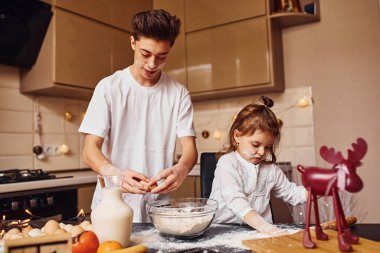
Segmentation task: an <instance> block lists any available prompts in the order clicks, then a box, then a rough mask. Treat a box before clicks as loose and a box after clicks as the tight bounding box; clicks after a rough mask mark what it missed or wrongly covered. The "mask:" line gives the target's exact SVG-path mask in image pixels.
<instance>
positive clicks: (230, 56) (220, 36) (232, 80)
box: [186, 17, 271, 96]
mask: <svg viewBox="0 0 380 253" xmlns="http://www.w3.org/2000/svg"><path fill="white" fill-rule="evenodd" d="M186 40H187V48H186V49H187V72H188V83H187V84H188V89H189V91H190V93H191V94H192V95H193V96H196V95H198V94H202V96H205V95H206V94H207V93H208V92H210V93H215V92H216V91H223V90H228V92H234V91H237V90H239V89H244V88H245V87H249V86H252V85H257V86H260V85H266V84H268V83H270V81H271V77H270V59H269V57H268V55H270V48H269V38H268V26H267V20H266V18H265V17H260V18H254V19H248V20H244V21H239V22H234V23H230V24H227V25H223V26H217V27H213V28H210V29H205V30H201V31H198V32H192V33H188V34H187V37H186Z"/></svg>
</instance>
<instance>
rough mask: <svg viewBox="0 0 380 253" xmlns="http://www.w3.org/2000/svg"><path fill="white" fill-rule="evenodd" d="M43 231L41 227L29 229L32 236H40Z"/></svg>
mask: <svg viewBox="0 0 380 253" xmlns="http://www.w3.org/2000/svg"><path fill="white" fill-rule="evenodd" d="M41 233H42V231H41V229H38V228H33V229H32V230H30V231H29V233H28V235H29V236H30V237H36V236H39V235H40V234H41Z"/></svg>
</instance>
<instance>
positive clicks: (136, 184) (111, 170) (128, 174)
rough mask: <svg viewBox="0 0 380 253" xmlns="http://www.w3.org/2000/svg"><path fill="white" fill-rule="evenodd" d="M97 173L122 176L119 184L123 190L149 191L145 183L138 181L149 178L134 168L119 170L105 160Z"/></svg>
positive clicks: (142, 192) (134, 191)
mask: <svg viewBox="0 0 380 253" xmlns="http://www.w3.org/2000/svg"><path fill="white" fill-rule="evenodd" d="M99 174H100V175H102V176H124V179H123V183H122V185H121V189H122V191H123V192H127V193H134V194H145V193H147V192H148V191H149V187H148V186H147V185H146V184H142V183H140V181H145V182H149V178H148V177H147V176H145V175H144V174H141V173H139V172H136V171H134V170H130V169H128V170H121V169H119V168H117V167H115V166H113V165H112V164H110V163H108V162H106V163H104V164H102V165H101V166H100V169H99Z"/></svg>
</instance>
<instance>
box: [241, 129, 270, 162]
mask: <svg viewBox="0 0 380 253" xmlns="http://www.w3.org/2000/svg"><path fill="white" fill-rule="evenodd" d="M234 139H235V142H236V143H239V145H238V146H237V147H236V150H237V151H238V152H239V154H240V156H241V157H243V158H244V159H245V160H247V161H248V162H250V163H253V164H258V163H260V162H262V161H263V160H265V157H266V155H267V154H268V153H270V150H271V147H272V146H273V144H274V142H275V137H274V136H273V135H272V134H270V133H268V132H264V131H261V130H260V129H257V130H256V131H255V133H254V134H253V135H251V136H246V135H241V133H240V132H239V131H238V130H236V129H235V131H234Z"/></svg>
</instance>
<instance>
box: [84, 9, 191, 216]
mask: <svg viewBox="0 0 380 253" xmlns="http://www.w3.org/2000/svg"><path fill="white" fill-rule="evenodd" d="M132 25H133V30H134V31H133V35H132V36H131V46H132V49H133V50H134V63H133V65H131V66H129V67H128V68H126V69H124V70H121V71H117V72H115V73H114V74H113V75H111V76H109V77H106V78H104V79H103V80H101V81H100V82H99V84H98V85H97V86H96V88H95V91H94V94H93V97H92V99H91V101H90V104H89V106H88V109H87V112H86V115H85V117H84V119H83V122H82V124H81V126H80V128H79V132H82V133H85V134H86V137H85V141H84V148H83V157H84V162H85V163H86V164H87V165H89V166H90V167H91V168H92V169H93V170H94V171H95V172H96V173H98V174H100V175H124V181H123V184H122V189H123V192H125V193H126V194H123V198H124V201H125V202H126V203H128V205H130V206H131V207H132V208H133V211H134V219H133V221H134V222H146V221H148V218H147V217H146V212H145V204H146V203H147V202H149V201H153V200H155V199H161V198H163V197H165V193H168V192H171V191H173V190H175V189H177V188H178V187H179V186H180V185H181V184H182V182H183V180H184V179H185V178H186V176H187V174H188V172H189V171H190V170H191V169H192V168H193V166H194V164H195V163H196V160H197V150H196V146H195V133H194V128H193V123H192V120H193V109H192V104H191V100H190V95H189V92H188V91H187V90H186V88H185V87H184V86H182V85H181V84H179V83H178V82H176V81H175V80H173V79H171V78H170V77H169V76H168V75H166V74H165V73H163V72H162V71H161V70H162V68H163V67H164V65H165V62H166V59H167V56H168V54H169V52H170V49H171V47H172V46H173V44H174V42H175V39H176V37H177V36H178V34H179V28H180V20H179V19H178V18H177V17H175V16H171V15H170V14H169V13H168V12H166V11H164V10H149V11H145V12H140V13H137V14H136V15H135V16H134V17H133V20H132ZM176 137H178V138H179V140H180V144H181V146H182V156H181V158H180V160H179V162H178V163H177V164H176V165H174V166H173V158H174V152H175V142H176ZM158 181H160V183H159V185H158V186H157V187H155V188H154V189H153V190H152V191H151V192H152V194H146V193H147V192H148V191H149V187H151V186H153V185H155V184H156V182H158ZM100 200H101V189H100V186H99V183H98V185H97V187H96V190H95V193H94V198H93V201H92V208H94V207H95V206H96V205H97V204H98V203H99V201H100ZM110 208H112V207H110Z"/></svg>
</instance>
